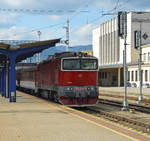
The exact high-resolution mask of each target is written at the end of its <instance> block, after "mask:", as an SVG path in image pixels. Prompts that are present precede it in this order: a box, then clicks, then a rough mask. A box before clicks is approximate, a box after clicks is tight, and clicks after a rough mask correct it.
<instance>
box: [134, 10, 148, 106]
mask: <svg viewBox="0 0 150 141" xmlns="http://www.w3.org/2000/svg"><path fill="white" fill-rule="evenodd" d="M138 14H143V12H140V13H138ZM133 21H134V22H138V23H140V30H137V31H134V44H135V45H134V48H136V49H139V59H138V67H139V87H140V94H139V97H138V103H139V104H142V103H144V99H143V94H142V69H141V66H142V48H141V46H142V37H143V39H144V40H146V39H147V38H148V35H147V34H146V33H145V34H143V35H142V22H147V23H150V19H149V18H145V19H144V18H142V19H138V18H136V19H133Z"/></svg>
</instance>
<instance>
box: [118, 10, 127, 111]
mask: <svg viewBox="0 0 150 141" xmlns="http://www.w3.org/2000/svg"><path fill="white" fill-rule="evenodd" d="M118 34H119V36H120V37H121V38H124V50H123V69H124V98H123V107H122V109H121V110H123V111H127V110H129V105H128V100H127V57H126V52H127V51H126V50H127V49H126V46H127V12H125V11H124V12H119V13H118Z"/></svg>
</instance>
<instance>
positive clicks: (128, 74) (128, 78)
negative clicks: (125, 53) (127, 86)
mask: <svg viewBox="0 0 150 141" xmlns="http://www.w3.org/2000/svg"><path fill="white" fill-rule="evenodd" d="M128 81H130V71H128Z"/></svg>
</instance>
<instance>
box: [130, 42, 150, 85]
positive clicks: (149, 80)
mask: <svg viewBox="0 0 150 141" xmlns="http://www.w3.org/2000/svg"><path fill="white" fill-rule="evenodd" d="M138 70H139V69H138V63H135V64H131V65H129V66H128V82H129V84H130V85H131V86H132V87H139V86H140V82H139V71H138ZM141 70H142V84H143V87H150V44H148V45H143V46H142V66H141Z"/></svg>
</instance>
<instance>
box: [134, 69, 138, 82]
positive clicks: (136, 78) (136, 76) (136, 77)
mask: <svg viewBox="0 0 150 141" xmlns="http://www.w3.org/2000/svg"><path fill="white" fill-rule="evenodd" d="M137 80H138V72H137V70H136V71H135V81H137Z"/></svg>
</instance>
